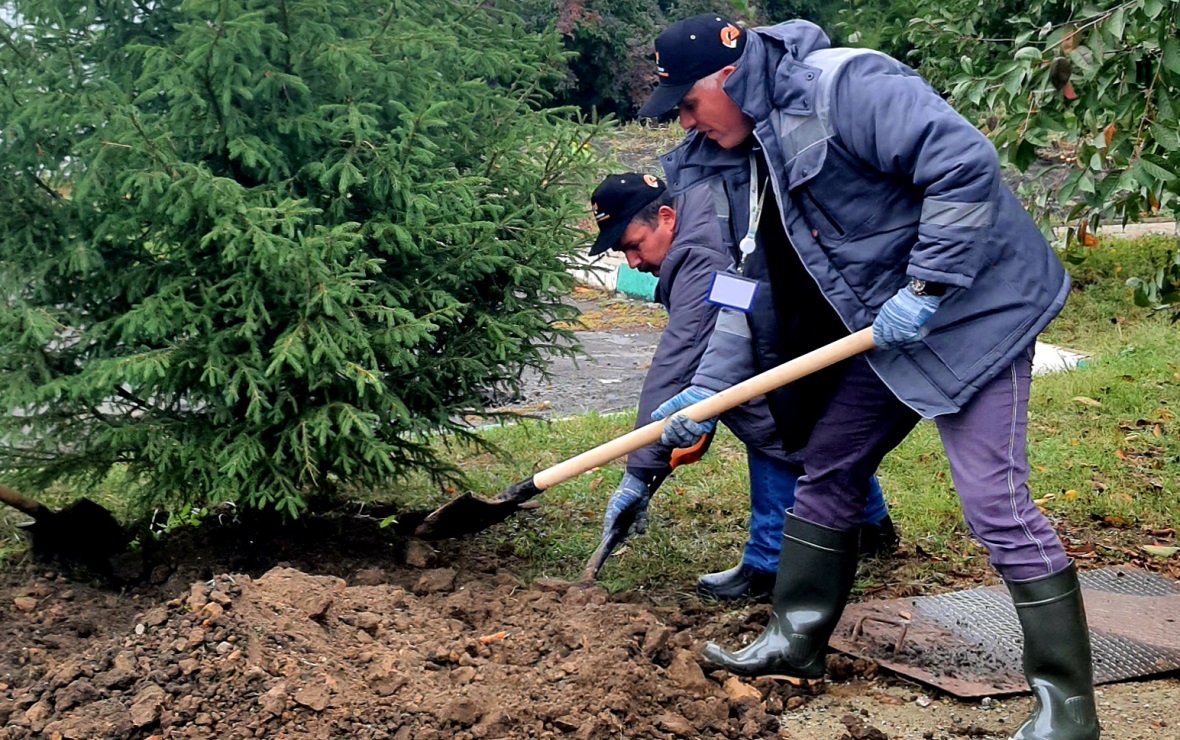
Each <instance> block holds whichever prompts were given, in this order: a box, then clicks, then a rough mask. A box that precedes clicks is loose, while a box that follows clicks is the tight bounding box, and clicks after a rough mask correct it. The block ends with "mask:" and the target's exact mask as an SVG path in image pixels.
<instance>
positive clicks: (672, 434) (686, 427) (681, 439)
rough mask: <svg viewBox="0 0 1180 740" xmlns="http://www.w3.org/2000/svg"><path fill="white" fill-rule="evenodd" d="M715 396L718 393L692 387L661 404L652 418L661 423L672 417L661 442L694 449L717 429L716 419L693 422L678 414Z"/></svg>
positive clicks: (696, 386)
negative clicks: (699, 441) (702, 439)
mask: <svg viewBox="0 0 1180 740" xmlns="http://www.w3.org/2000/svg"><path fill="white" fill-rule="evenodd" d="M715 395H717V391H711V390H709V389H708V388H704V387H702V386H699V385H690V386H689V387H687V388H685V389H684V390H682V391H680V392H679V393H677V394H676V395H675V396H672V397H671V398H669V399H668V400H667V401H664V402H663V403H662V404H660V407H659V408H657V409H656V410H655V411H653V412H651V418H652V419H653V420H655V421H660V420H661V419H667V418H668V417H669V416H670V417H672V418H671V419H668V425H667V426H665V427H664V433H663V434H662V435H661V436H660V441H661V442H663V443H664V444H666V445H670V446H672V447H692V446H693V445H694V444H696V443H697V440H699V439H700V438H701V437H703V436H704V435H706V434H709V433H711V432H712V431H713V430H714V429H716V428H717V419H716V418H713V419H706V420H705V421H693V420H692V419H690V418H688V417H687V416H685V415H683V414H677V413H676V412H677V411H680V410H681V409H685V408H688V407H689V406H692V405H693V404H694V403H699V402H701V401H704V400H705V399H706V398H710V397H712V396H715Z"/></svg>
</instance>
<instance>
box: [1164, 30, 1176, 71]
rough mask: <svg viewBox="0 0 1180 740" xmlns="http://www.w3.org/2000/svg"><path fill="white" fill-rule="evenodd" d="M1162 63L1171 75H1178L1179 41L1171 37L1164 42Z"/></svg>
mask: <svg viewBox="0 0 1180 740" xmlns="http://www.w3.org/2000/svg"><path fill="white" fill-rule="evenodd" d="M1163 62H1164V66H1165V67H1167V68H1168V70H1170V71H1171V72H1172V73H1173V74H1178V75H1180V40H1177V39H1176V38H1175V37H1172V38H1170V39H1168V40H1167V41H1165V42H1164V53H1163Z"/></svg>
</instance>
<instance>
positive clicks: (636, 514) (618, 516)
mask: <svg viewBox="0 0 1180 740" xmlns="http://www.w3.org/2000/svg"><path fill="white" fill-rule="evenodd" d="M651 494H652V490H651V488H649V487H648V485H647V484H646V483H644V482H643V481H641V480H639V479H638V478H636V477H635V476H633V475H631V474H630V473H627V474H626V475H624V476H623V480H622V482H621V483H619V487H618V488H616V489H615V492H614V493H612V494H611V497H610V501H607V502H606V517H604V519H603V522H602V538H603V539H604V540H605V539H607V538H608V537H610V536H611V535H612V534H615V533H617V532H618V530H620V529H622V528H624V527H625V528H626V533H627V534H643V533H644V532H646V531H647V505H648V503H650V502H651Z"/></svg>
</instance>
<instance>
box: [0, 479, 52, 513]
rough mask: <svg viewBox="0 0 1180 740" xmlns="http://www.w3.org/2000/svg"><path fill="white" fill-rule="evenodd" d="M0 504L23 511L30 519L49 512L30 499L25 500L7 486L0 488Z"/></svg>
mask: <svg viewBox="0 0 1180 740" xmlns="http://www.w3.org/2000/svg"><path fill="white" fill-rule="evenodd" d="M0 502H4V503H6V504H8V505H9V506H11V507H12V508H14V509H17V510H18V511H23V512H24V513H26V514H28V515H29V516H31V517H37V516H41V515H43V514H46V513H48V512H49V509H47V508H45V507H44V506H42V505H41V504H39V503H37V502H36V501H34V500H32V499H28V498H25V497H24V496H22V495H20V494H19V493H17V492H16V491H14V490H12V489H11V488H9V487H8V486H0Z"/></svg>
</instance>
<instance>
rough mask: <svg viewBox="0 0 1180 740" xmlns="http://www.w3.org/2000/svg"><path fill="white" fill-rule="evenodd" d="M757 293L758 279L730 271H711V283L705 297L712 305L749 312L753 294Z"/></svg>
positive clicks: (752, 306) (751, 307)
mask: <svg viewBox="0 0 1180 740" xmlns="http://www.w3.org/2000/svg"><path fill="white" fill-rule="evenodd" d="M757 293H758V281H757V280H751V279H749V278H745V277H742V276H741V275H734V274H733V273H731V272H715V273H713V284H712V285H711V286H709V295H708V297H707V298H706V299H705V300H706V301H708V302H709V303H712V304H713V305H714V306H723V307H725V308H733V309H736V310H738V311H741V312H742V313H750V311H752V310H753V308H754V296H755V295H756V294H757Z"/></svg>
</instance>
